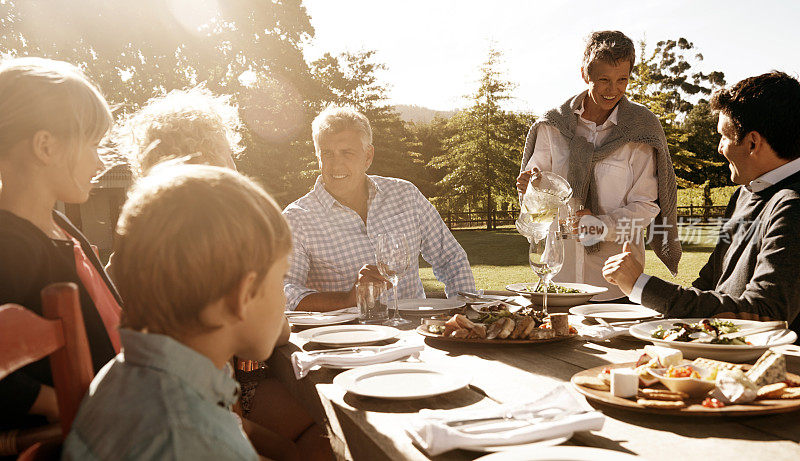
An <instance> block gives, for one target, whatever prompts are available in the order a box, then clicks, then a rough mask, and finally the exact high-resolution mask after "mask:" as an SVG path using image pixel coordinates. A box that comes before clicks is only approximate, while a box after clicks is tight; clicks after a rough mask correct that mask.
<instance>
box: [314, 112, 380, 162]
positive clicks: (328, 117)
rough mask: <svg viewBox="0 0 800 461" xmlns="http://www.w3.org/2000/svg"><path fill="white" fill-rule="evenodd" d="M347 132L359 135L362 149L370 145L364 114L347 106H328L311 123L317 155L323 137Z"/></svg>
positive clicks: (370, 137) (370, 133)
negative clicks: (352, 131)
mask: <svg viewBox="0 0 800 461" xmlns="http://www.w3.org/2000/svg"><path fill="white" fill-rule="evenodd" d="M347 130H355V131H358V132H360V133H361V144H362V145H363V147H364V149H366V148H367V146H369V145H370V144H372V127H371V126H370V124H369V119H367V117H366V116H365V115H364V114H362V113H361V112H359V111H357V110H355V109H353V108H352V107H347V106H344V107H342V106H336V105H330V106H328V107H326V108H325V110H323V111H322V112H320V114H319V115H317V116H316V118H314V121H313V122H312V123H311V135H312V137H313V138H314V148H315V149H316V150H317V152H318V153H319V143H320V140H321V139H322V138H323V137H325V136H330V135H334V134H338V133H341V132H342V131H347Z"/></svg>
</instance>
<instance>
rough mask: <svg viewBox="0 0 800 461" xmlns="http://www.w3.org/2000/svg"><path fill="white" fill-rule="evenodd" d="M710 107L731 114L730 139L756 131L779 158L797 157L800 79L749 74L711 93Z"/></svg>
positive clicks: (777, 74)
mask: <svg viewBox="0 0 800 461" xmlns="http://www.w3.org/2000/svg"><path fill="white" fill-rule="evenodd" d="M711 109H712V110H714V111H716V112H722V113H724V114H725V115H727V116H728V117H730V119H731V121H732V122H733V127H734V130H735V132H734V133H733V135H734V137H733V141H734V142H736V143H737V144H739V143H741V142H742V139H743V138H744V136H745V135H746V134H747V133H749V132H751V131H756V132H758V134H760V135H761V136H763V137H764V139H766V140H767V143H769V145H770V147H772V149H773V150H774V151H775V153H776V154H777V155H778V157H780V158H782V159H785V160H794V159H796V158H798V157H800V129H798V127H800V82H798V81H797V79H796V78H793V77H791V76H789V75H787V74H785V73H783V72H778V71H772V72H769V73H766V74H762V75H759V76H756V77H749V78H746V79H744V80H742V81H741V82H739V83H737V84H735V85H733V86H732V87H731V88H723V89H721V90H718V91H716V92H715V93H714V94H713V95H712V96H711Z"/></svg>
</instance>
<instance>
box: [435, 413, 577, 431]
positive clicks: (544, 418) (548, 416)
mask: <svg viewBox="0 0 800 461" xmlns="http://www.w3.org/2000/svg"><path fill="white" fill-rule="evenodd" d="M554 410H555V412H554ZM588 412H589V411H588V410H584V411H577V412H574V411H569V410H563V409H560V408H542V409H540V410H533V411H508V412H506V413H504V414H503V415H500V416H491V417H486V418H473V419H462V420H457V421H448V422H447V423H445V424H446V425H447V426H448V427H458V428H461V427H464V426H474V425H482V424H486V423H490V422H494V421H524V422H527V423H528V424H534V423H541V422H550V421H556V420H559V419H562V418H566V417H567V416H571V415H581V414H584V413H588Z"/></svg>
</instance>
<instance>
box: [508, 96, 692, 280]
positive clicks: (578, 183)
mask: <svg viewBox="0 0 800 461" xmlns="http://www.w3.org/2000/svg"><path fill="white" fill-rule="evenodd" d="M586 94H587V92H586V91H584V92H583V93H581V94H579V95H577V96H574V97H572V98H570V99H569V100H567V101H566V102H565V103H564V104H562V105H561V107H559V108H556V109H551V110H549V111H548V112H547V113H545V114H544V116H543V117H542V118H540V119H539V120H538V121H537V122H536V123H534V124H533V126H532V127H531V129H530V131H528V137H527V139H526V140H525V150H524V151H523V155H522V166H521V170H520V171H522V170H523V169H524V168H525V166H526V165H527V164H528V160H530V158H531V155H533V148H534V146H536V133H537V130H538V128H539V126H540V125H542V124H547V125H551V126H553V127H555V128H556V129H558V131H559V132H560V133H561V134H562V135H564V137H566V138H567V139H568V140H569V170H568V171H569V173H568V177H567V178H566V179H567V181H569V183H570V185H571V186H572V189H573V194H574V196H575V198H576V199H577V200H578V201H579V202H580V203H583V204H584V206H585V207H586V208H587V209H589V210H593V211H596V210H597V209H598V207H597V203H598V199H597V185H596V184H595V178H594V174H593V172H594V166H595V165H596V164H597V163H598V162H600V161H601V160H603V159H604V158H606V157H608V156H609V155H611V154H612V153H614V152H615V151H616V150H617V149H619V148H620V147H622V146H623V145H625V144H627V143H629V142H636V143H642V144H647V145H649V146H652V147H653V148H654V149H655V151H656V154H657V155H656V168H657V171H658V205H659V207H660V208H661V211H660V213H659V215H658V216H656V219H655V220H653V221H652V222H651V223H650V226H649V227H648V234H649V235H650V236H652V240H651V241H650V248H651V249H652V250H653V252H654V253H655V254H656V256H658V258H659V259H660V260H661V261H662V262H663V263H664V265H666V266H667V268H668V269H669V270H670V272H672V274H673V275H676V274H677V273H678V262H679V261H680V259H681V251H682V250H681V243H680V241H679V240H678V226H677V218H676V215H677V192H676V183H675V170H674V169H673V166H672V158H671V157H670V155H669V149H668V147H667V139H666V137H665V136H664V129H663V128H662V127H661V123H660V122H659V120H658V118H657V117H656V116H655V115H654V114H653V113H652V112H650V111H649V110H648V109H647V108H646V107H644V106H643V105H641V104H637V103H634V102H631V101H628V99H627V98H625V97H624V96H623V98H622V99H621V100H620V102H619V104H618V108H619V109H618V111H617V125H616V126H614V127H613V128H612V129H611V133H610V134H609V136H608V138H606V140H605V142H604V144H603V145H602V146H600V147H598V148H595V147H594V144H592V143H590V142H589V141H587V140H586V139H585V138H584V137H583V136H576V135H575V132H576V128H577V124H578V117H577V116H576V115H575V111H576V110H578V109H579V108H580V107H581V104H582V103H583V100H584V98H585V97H586ZM655 226H657V227H655ZM586 251H587V252H589V253H593V252H595V251H597V247H596V246H595V247H594V248H593V247H586Z"/></svg>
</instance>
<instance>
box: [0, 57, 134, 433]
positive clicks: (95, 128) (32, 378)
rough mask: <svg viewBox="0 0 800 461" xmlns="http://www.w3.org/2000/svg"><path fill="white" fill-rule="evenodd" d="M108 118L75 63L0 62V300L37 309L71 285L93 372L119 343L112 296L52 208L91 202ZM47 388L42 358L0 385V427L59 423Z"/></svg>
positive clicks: (85, 248) (74, 232) (86, 248)
mask: <svg viewBox="0 0 800 461" xmlns="http://www.w3.org/2000/svg"><path fill="white" fill-rule="evenodd" d="M111 124H112V116H111V112H110V110H109V107H108V104H107V103H106V101H105V99H104V98H103V96H102V95H101V94H100V92H99V91H98V89H97V88H96V87H95V86H94V85H93V84H92V83H91V82H90V81H89V80H88V79H87V78H86V76H85V75H84V74H83V73H82V72H81V71H80V70H79V69H78V68H76V67H74V66H72V65H70V64H67V63H65V62H60V61H51V60H46V59H39V58H20V59H11V60H8V61H6V62H3V63H2V64H0V176H1V177H2V178H3V187H2V190H0V304H5V303H17V304H21V305H23V306H25V307H27V308H28V309H30V310H32V311H34V312H36V313H38V314H41V313H42V305H41V297H40V294H39V292H40V291H41V290H42V288H44V287H45V286H47V285H49V284H51V283H54V282H73V283H76V284H77V285H78V287H79V290H80V302H81V310H82V312H83V319H84V323H85V325H86V333H87V336H88V338H89V347H90V350H91V355H92V362H93V364H94V371H95V373H96V372H98V371H99V370H100V368H102V367H103V365H105V364H106V362H108V361H109V360H110V359H112V358H113V357H114V355H115V354H116V353H117V352H118V351H119V348H120V339H119V332H118V330H117V326H118V324H119V317H120V305H121V301H120V297H119V295H118V293H117V290H116V289H115V288H114V285H113V284H112V283H111V281H110V280H109V278H108V276H107V275H106V273H105V271H104V270H103V266H102V265H101V264H100V261H99V260H98V258H97V257H96V256H95V253H94V252H93V251H92V248H91V246H90V244H89V242H88V241H86V238H85V237H84V236H83V234H81V232H80V231H79V230H78V229H77V228H76V227H75V226H73V225H72V223H70V222H69V220H68V219H67V218H66V217H65V216H64V215H62V214H61V213H58V212H57V211H54V210H53V208H54V207H55V204H56V202H57V201H61V202H65V203H82V202H85V201H86V200H87V199H88V198H89V192H90V191H91V189H92V178H93V177H95V176H96V175H97V174H98V172H100V171H101V169H102V167H103V164H102V162H101V161H100V158H99V156H98V153H97V149H98V145H99V143H100V141H101V139H103V137H104V136H105V135H106V133H107V132H108V130H109V128H110V127H111ZM52 385H53V381H52V376H51V374H50V365H49V362H48V361H47V360H40V361H38V362H35V363H33V364H31V365H28V366H26V367H23V368H21V369H20V370H18V371H16V372H14V373H12V374H11V375H9V376H8V377H6V378H5V379H3V380H2V381H0V408H3V411H2V412H0V430H4V429H9V428H21V427H31V426H34V425H38V424H41V423H44V422H45V421H47V420H50V421H53V420H57V419H58V407H57V405H56V398H55V392H54V390H53V387H52Z"/></svg>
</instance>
